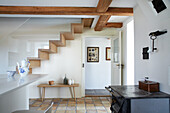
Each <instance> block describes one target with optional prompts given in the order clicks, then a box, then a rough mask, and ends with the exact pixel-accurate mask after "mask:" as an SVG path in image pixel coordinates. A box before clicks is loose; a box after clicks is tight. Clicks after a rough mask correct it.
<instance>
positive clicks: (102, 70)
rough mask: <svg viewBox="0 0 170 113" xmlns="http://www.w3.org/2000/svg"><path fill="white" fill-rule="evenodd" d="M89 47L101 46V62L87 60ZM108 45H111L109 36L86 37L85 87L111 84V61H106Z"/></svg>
mask: <svg viewBox="0 0 170 113" xmlns="http://www.w3.org/2000/svg"><path fill="white" fill-rule="evenodd" d="M87 47H99V62H94V63H92V62H87ZM106 47H111V40H109V39H107V37H102V38H101V37H100V38H99V37H95V38H93V37H87V38H86V39H85V59H86V60H85V88H86V89H104V88H105V86H108V85H110V84H111V61H106Z"/></svg>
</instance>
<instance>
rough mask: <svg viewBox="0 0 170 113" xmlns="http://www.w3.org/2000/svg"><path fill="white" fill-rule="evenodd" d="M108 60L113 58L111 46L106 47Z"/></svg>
mask: <svg viewBox="0 0 170 113" xmlns="http://www.w3.org/2000/svg"><path fill="white" fill-rule="evenodd" d="M106 60H111V48H110V47H106Z"/></svg>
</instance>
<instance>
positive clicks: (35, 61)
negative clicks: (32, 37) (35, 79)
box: [27, 57, 41, 68]
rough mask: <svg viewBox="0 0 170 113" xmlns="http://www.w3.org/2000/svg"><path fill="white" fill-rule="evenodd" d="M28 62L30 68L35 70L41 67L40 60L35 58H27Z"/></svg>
mask: <svg viewBox="0 0 170 113" xmlns="http://www.w3.org/2000/svg"><path fill="white" fill-rule="evenodd" d="M27 59H28V60H29V61H30V68H36V67H40V66H41V59H40V58H37V57H29V58H27Z"/></svg>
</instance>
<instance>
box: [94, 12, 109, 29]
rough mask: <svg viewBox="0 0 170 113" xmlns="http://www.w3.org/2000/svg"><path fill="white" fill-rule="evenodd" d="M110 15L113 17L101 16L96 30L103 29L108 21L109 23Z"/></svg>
mask: <svg viewBox="0 0 170 113" xmlns="http://www.w3.org/2000/svg"><path fill="white" fill-rule="evenodd" d="M110 17H111V16H110V15H102V16H100V17H99V20H98V21H97V24H96V26H95V28H94V30H95V31H101V30H102V29H103V27H104V26H105V25H106V23H107V21H108V20H109V18H110Z"/></svg>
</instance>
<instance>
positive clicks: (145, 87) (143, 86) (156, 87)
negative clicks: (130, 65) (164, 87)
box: [139, 81, 159, 92]
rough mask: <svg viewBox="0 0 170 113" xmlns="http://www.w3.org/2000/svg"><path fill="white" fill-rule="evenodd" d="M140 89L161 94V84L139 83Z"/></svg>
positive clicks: (152, 82)
mask: <svg viewBox="0 0 170 113" xmlns="http://www.w3.org/2000/svg"><path fill="white" fill-rule="evenodd" d="M139 89H143V90H145V91H148V92H159V83H158V82H154V81H139Z"/></svg>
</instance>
